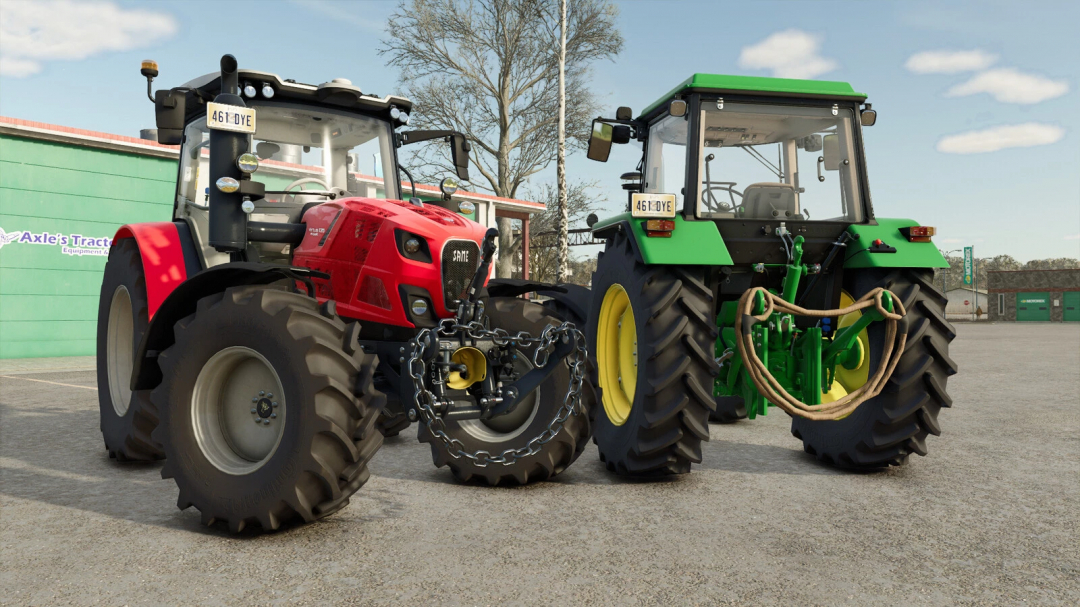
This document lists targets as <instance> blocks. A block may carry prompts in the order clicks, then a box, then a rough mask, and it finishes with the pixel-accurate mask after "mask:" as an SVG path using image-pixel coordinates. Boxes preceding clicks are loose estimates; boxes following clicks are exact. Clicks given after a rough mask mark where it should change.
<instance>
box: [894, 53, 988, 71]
mask: <svg viewBox="0 0 1080 607" xmlns="http://www.w3.org/2000/svg"><path fill="white" fill-rule="evenodd" d="M995 61H997V55H992V54H990V53H987V52H986V51H980V50H978V49H975V50H972V51H924V52H922V53H915V54H914V55H912V56H911V57H909V58H908V60H907V63H905V64H904V67H906V68H907V69H908V71H910V72H915V73H916V74H956V73H958V72H971V71H975V70H985V69H986V68H988V67H990V66H991V65H993V64H994V62H995Z"/></svg>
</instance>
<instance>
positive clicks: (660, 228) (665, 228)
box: [645, 219, 675, 238]
mask: <svg viewBox="0 0 1080 607" xmlns="http://www.w3.org/2000/svg"><path fill="white" fill-rule="evenodd" d="M674 231H675V222H674V221H672V220H670V219H650V220H648V221H646V222H645V235H646V236H649V237H650V238H671V233H672V232H674Z"/></svg>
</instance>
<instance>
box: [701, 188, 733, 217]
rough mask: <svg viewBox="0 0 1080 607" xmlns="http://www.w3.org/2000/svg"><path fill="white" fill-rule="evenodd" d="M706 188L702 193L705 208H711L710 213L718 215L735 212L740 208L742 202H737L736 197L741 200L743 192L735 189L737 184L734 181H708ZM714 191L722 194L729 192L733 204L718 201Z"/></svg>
mask: <svg viewBox="0 0 1080 607" xmlns="http://www.w3.org/2000/svg"><path fill="white" fill-rule="evenodd" d="M704 185H705V188H704V189H703V190H702V192H701V198H702V201H703V202H704V203H705V206H707V207H709V210H710V211H713V212H718V213H728V212H735V210H736V209H738V208H739V207H740V206H742V203H741V202H735V197H736V196H738V197H739V198H740V199H741V198H742V197H743V195H742V192H740V191H738V190H736V189H735V185H736V182H734V181H706V182H704ZM713 190H718V191H720V192H727V193H728V197H729V198H730V199H731V203H730V204H728V203H727V202H722V201H718V200H717V199H716V195H715V194H713Z"/></svg>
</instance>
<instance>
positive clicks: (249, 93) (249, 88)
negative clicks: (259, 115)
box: [244, 83, 255, 99]
mask: <svg viewBox="0 0 1080 607" xmlns="http://www.w3.org/2000/svg"><path fill="white" fill-rule="evenodd" d="M244 96H245V97H247V98H248V99H250V98H252V97H254V96H255V87H254V86H253V85H251V84H250V83H249V84H245V85H244Z"/></svg>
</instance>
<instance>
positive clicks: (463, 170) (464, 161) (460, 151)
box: [450, 133, 470, 181]
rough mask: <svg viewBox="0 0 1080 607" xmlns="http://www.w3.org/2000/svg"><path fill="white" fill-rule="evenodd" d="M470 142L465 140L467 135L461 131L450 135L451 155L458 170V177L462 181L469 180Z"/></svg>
mask: <svg viewBox="0 0 1080 607" xmlns="http://www.w3.org/2000/svg"><path fill="white" fill-rule="evenodd" d="M469 149H470V147H469V142H468V141H466V140H465V136H464V135H462V134H461V133H455V134H453V135H451V136H450V156H451V157H452V159H453V162H454V169H455V170H457V176H458V179H460V180H461V181H468V180H469Z"/></svg>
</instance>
